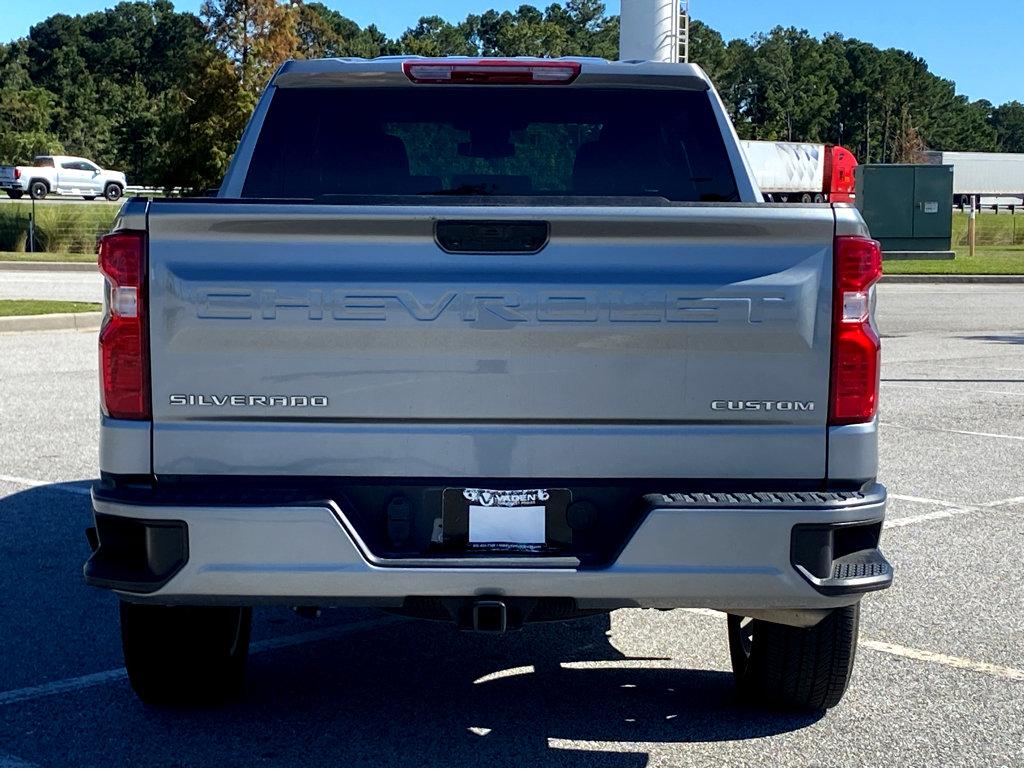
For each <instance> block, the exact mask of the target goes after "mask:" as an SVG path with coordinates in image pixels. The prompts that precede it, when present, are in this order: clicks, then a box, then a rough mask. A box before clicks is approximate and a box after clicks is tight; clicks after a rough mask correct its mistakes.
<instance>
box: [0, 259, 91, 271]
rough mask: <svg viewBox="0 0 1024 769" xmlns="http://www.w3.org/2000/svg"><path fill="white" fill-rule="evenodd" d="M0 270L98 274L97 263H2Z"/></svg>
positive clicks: (0, 262)
mask: <svg viewBox="0 0 1024 769" xmlns="http://www.w3.org/2000/svg"><path fill="white" fill-rule="evenodd" d="M0 270H12V271H13V270H23V271H25V270H27V271H29V272H96V263H95V262H8V261H0Z"/></svg>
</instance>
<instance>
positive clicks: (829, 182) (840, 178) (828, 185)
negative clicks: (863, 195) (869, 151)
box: [824, 144, 857, 203]
mask: <svg viewBox="0 0 1024 769" xmlns="http://www.w3.org/2000/svg"><path fill="white" fill-rule="evenodd" d="M825 149H826V150H827V152H826V153H825V185H824V186H825V189H824V192H825V193H826V194H827V195H828V200H829V202H831V203H852V202H853V190H854V170H853V169H855V168H856V167H857V158H855V157H854V155H853V153H852V152H850V150H848V149H846V147H842V146H840V145H838V144H826V145H825Z"/></svg>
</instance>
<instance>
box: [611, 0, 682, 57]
mask: <svg viewBox="0 0 1024 769" xmlns="http://www.w3.org/2000/svg"><path fill="white" fill-rule="evenodd" d="M689 5H690V3H689V0H682V2H680V0H622V7H621V12H620V14H619V20H620V24H619V58H620V59H623V60H629V59H649V60H651V61H670V62H677V61H688V60H689V49H690V45H689V31H690V18H689Z"/></svg>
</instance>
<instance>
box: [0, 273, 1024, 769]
mask: <svg viewBox="0 0 1024 769" xmlns="http://www.w3.org/2000/svg"><path fill="white" fill-rule="evenodd" d="M2 282H3V276H2V275H0V283H2ZM879 323H880V326H881V330H882V333H883V336H884V339H883V345H884V365H883V371H882V376H883V383H882V399H883V400H882V413H881V421H882V429H881V446H880V450H881V478H880V480H882V481H883V482H884V483H886V484H887V485H888V487H889V491H890V495H891V496H890V508H889V520H888V524H887V529H886V532H885V535H884V538H883V548H884V550H885V551H886V553H887V555H888V556H889V558H890V559H891V560H892V562H893V564H894V565H895V567H896V582H895V585H894V587H893V588H892V589H891V590H888V591H886V592H885V593H882V594H878V595H871V596H869V597H867V598H866V599H865V602H864V612H863V616H862V625H861V648H860V651H859V652H858V660H857V668H856V671H855V674H854V679H853V682H852V686H851V689H850V692H849V694H848V695H847V697H846V699H845V700H844V702H843V703H842V704H841V705H840V706H839V707H838V708H837V709H835V710H833V711H830V712H829V713H827V714H825V715H823V716H822V715H810V716H802V715H793V714H781V715H780V714H772V713H766V712H761V711H757V710H752V709H748V708H745V707H743V706H741V705H739V704H738V703H737V702H736V700H735V698H734V694H733V688H732V679H731V675H730V674H729V673H728V672H727V671H728V653H727V648H726V634H725V621H724V618H723V617H722V615H718V614H715V613H710V612H694V611H685V610H679V611H673V612H656V611H642V610H621V611H616V612H614V613H612V614H611V616H610V617H596V618H591V619H588V620H581V621H577V622H571V623H564V624H550V625H538V626H533V627H528V628H527V629H526V630H524V631H523V632H521V633H513V634H509V635H507V636H499V637H492V636H476V635H472V634H462V633H459V632H458V631H455V630H454V629H452V628H450V627H449V626H447V625H442V624H434V623H429V622H420V621H412V620H404V619H397V618H394V617H390V616H389V615H385V614H380V613H376V612H371V611H355V610H333V611H327V612H326V613H325V615H324V617H323V618H321V619H320V620H316V621H311V620H305V619H302V618H299V617H297V616H295V615H293V614H292V613H291V612H290V611H288V610H286V609H258V610H257V612H256V624H255V628H254V633H255V635H254V638H255V648H254V654H253V655H252V658H251V662H250V673H249V686H248V692H247V695H246V698H245V699H244V700H243V701H242V702H239V703H236V704H232V705H228V706H224V707H222V708H218V709H203V710H196V711H188V710H160V709H155V708H148V707H145V706H143V705H142V704H140V703H139V702H138V701H137V700H136V699H135V698H134V697H133V695H132V693H131V690H130V689H129V687H128V684H127V682H126V680H125V678H124V673H123V669H122V668H121V664H122V662H121V653H120V649H119V640H118V634H117V626H116V602H115V600H114V599H113V597H112V596H111V595H109V594H107V593H105V592H103V591H99V590H92V589H89V588H87V587H85V586H84V585H83V584H82V581H81V564H82V562H83V561H84V560H85V558H86V557H87V555H88V548H87V547H86V544H85V539H84V536H83V535H82V531H83V529H84V528H85V527H86V526H87V525H89V523H90V512H89V500H88V496H87V487H88V483H89V481H90V479H91V478H92V477H93V476H94V475H95V473H96V462H97V448H96V439H97V426H96V422H97V416H96V395H97V393H96V390H97V383H96V380H97V376H96V364H95V358H96V352H95V334H94V333H81V332H45V333H43V332H40V333H36V332H32V333H20V334H0V379H2V382H3V386H2V387H0V436H3V440H2V442H0V531H2V532H3V535H2V536H0V563H3V564H4V566H5V568H4V569H3V570H2V571H0V649H3V654H4V661H5V663H6V664H4V665H3V666H0V765H3V764H8V765H12V764H14V765H19V764H20V765H33V764H38V765H50V764H62V765H65V764H71V765H107V764H115V765H120V764H127V765H147V766H149V765H163V764H195V765H210V764H217V765H235V764H245V765H257V764H258V765H264V764H271V765H323V764H330V765H359V764H392V765H396V764H400V765H410V764H412V765H427V766H429V765H490V764H495V765H526V766H530V765H565V766H575V765H598V766H643V765H646V764H654V765H669V764H672V765H707V764H713V765H719V764H725V765H773V764H779V765H851V764H852V765H863V764H869V765H894V764H896V765H907V764H909V765H942V764H954V765H959V764H964V765H1000V764H1002V765H1007V764H1008V765H1021V764H1024V662H1022V660H1021V652H1020V639H1021V638H1022V637H1024V610H1022V608H1021V607H1022V606H1024V581H1022V580H1021V579H1020V578H1019V573H1020V568H1019V560H1020V553H1021V552H1022V550H1024V427H1022V416H1024V286H937V285H908V286H904V285H883V286H880V287H879Z"/></svg>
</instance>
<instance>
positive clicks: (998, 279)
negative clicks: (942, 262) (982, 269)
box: [880, 275, 1024, 284]
mask: <svg viewBox="0 0 1024 769" xmlns="http://www.w3.org/2000/svg"><path fill="white" fill-rule="evenodd" d="M880 282H881V283H990V284H991V283H1003V284H1005V283H1024V275H883V276H882V280H881V281H880Z"/></svg>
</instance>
